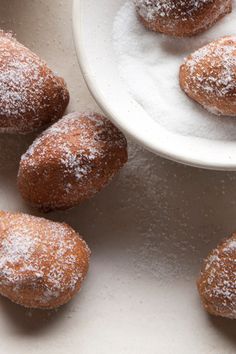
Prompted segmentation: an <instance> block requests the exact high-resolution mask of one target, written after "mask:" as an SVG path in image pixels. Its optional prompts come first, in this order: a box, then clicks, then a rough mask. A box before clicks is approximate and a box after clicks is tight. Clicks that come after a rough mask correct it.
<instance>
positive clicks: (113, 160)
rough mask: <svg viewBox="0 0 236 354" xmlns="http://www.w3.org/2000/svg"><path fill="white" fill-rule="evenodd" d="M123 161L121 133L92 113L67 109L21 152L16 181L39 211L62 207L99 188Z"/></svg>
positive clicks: (123, 152)
mask: <svg viewBox="0 0 236 354" xmlns="http://www.w3.org/2000/svg"><path fill="white" fill-rule="evenodd" d="M126 161H127V142H126V139H125V137H124V135H123V134H122V133H121V132H120V131H119V130H118V129H117V128H116V127H115V126H114V125H113V124H112V123H111V122H110V121H109V120H108V119H107V118H105V117H103V116H101V115H99V114H96V113H90V114H88V113H72V114H69V115H67V116H65V117H64V118H63V119H61V120H60V121H59V122H57V123H55V124H54V125H53V126H52V127H50V128H49V129H48V130H46V131H45V132H44V133H43V134H42V135H41V136H40V137H39V138H38V139H36V140H35V142H34V143H33V145H32V146H31V147H30V148H29V149H28V151H27V152H26V153H25V154H24V155H23V156H22V158H21V162H20V167H19V173H18V187H19V190H20V193H21V195H22V197H23V198H24V199H25V201H26V202H28V203H30V204H31V205H33V206H36V207H38V208H40V209H42V210H43V211H50V210H54V209H67V208H70V207H73V206H74V205H76V204H79V203H81V202H82V201H84V200H86V199H89V198H91V197H92V196H93V195H94V194H96V193H97V192H98V191H100V190H101V189H102V188H103V187H104V186H105V185H107V183H108V182H109V181H110V180H111V178H112V177H113V176H114V175H115V174H116V173H117V172H118V170H119V169H120V168H121V167H122V166H123V165H124V163H125V162H126Z"/></svg>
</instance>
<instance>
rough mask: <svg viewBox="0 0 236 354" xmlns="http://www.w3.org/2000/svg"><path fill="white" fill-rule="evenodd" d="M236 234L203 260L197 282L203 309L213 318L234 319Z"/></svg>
mask: <svg viewBox="0 0 236 354" xmlns="http://www.w3.org/2000/svg"><path fill="white" fill-rule="evenodd" d="M235 274H236V233H234V234H233V235H232V236H231V237H230V238H228V239H225V240H224V241H222V242H221V243H220V244H219V245H218V246H217V248H216V249H214V250H213V251H212V252H211V253H210V254H209V256H208V257H207V258H206V259H205V261H204V264H203V267H202V270H201V274H200V276H199V279H198V281H197V287H198V291H199V294H200V297H201V301H202V304H203V307H204V308H205V310H206V311H207V312H209V313H210V314H212V315H215V316H222V317H227V318H231V319H236V276H235Z"/></svg>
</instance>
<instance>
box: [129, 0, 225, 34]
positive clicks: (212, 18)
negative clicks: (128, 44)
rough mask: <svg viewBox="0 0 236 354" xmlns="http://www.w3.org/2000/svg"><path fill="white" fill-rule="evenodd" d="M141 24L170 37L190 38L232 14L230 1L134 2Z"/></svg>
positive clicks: (159, 0)
mask: <svg viewBox="0 0 236 354" xmlns="http://www.w3.org/2000/svg"><path fill="white" fill-rule="evenodd" d="M134 4H135V6H136V10H137V14H138V17H139V19H140V21H141V22H142V23H143V25H144V26H145V27H146V28H148V29H150V30H152V31H155V32H161V33H164V34H167V35H170V36H175V37H185V36H193V35H196V34H198V33H200V32H203V31H205V30H207V29H208V28H209V27H211V26H213V25H214V24H215V22H217V21H218V20H219V19H221V18H222V17H223V16H225V15H226V14H228V13H230V12H231V11H232V0H134Z"/></svg>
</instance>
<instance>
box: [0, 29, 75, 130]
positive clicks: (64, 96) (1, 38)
mask: <svg viewBox="0 0 236 354" xmlns="http://www.w3.org/2000/svg"><path fill="white" fill-rule="evenodd" d="M68 102H69V92H68V90H67V88H66V84H65V82H64V80H63V79H62V78H60V77H58V76H56V75H55V74H54V73H53V72H52V70H50V69H49V68H48V66H47V65H46V63H45V62H44V61H43V60H41V59H40V58H39V57H38V56H37V55H36V54H34V53H33V52H31V51H30V50H29V49H28V48H26V47H25V46H23V45H22V44H20V43H19V42H18V41H17V40H16V39H15V38H14V37H13V36H12V35H11V34H9V33H5V32H3V31H0V132H2V133H21V134H27V133H30V132H33V131H35V130H37V129H39V128H41V127H42V126H44V125H47V124H49V123H51V122H54V121H56V120H58V119H59V118H61V117H62V115H63V113H64V111H65V109H66V107H67V105H68Z"/></svg>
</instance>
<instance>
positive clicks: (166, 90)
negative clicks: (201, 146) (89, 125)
mask: <svg viewBox="0 0 236 354" xmlns="http://www.w3.org/2000/svg"><path fill="white" fill-rule="evenodd" d="M235 5H236V2H235V1H234V2H233V8H234V11H233V12H232V13H231V14H229V15H227V16H226V17H225V18H224V19H222V20H221V21H219V22H218V23H217V24H216V25H215V26H214V27H213V28H211V29H210V30H209V31H207V32H205V33H203V34H202V35H199V36H196V37H192V38H184V39H178V38H170V37H167V36H164V35H161V34H158V33H152V32H151V31H148V30H146V29H145V28H144V27H143V25H142V24H141V23H140V21H139V20H138V18H137V16H136V13H135V8H134V5H133V3H132V1H131V0H130V1H128V2H126V3H125V4H124V5H123V7H122V8H121V9H120V11H119V12H118V14H117V17H116V19H115V23H114V29H113V43H114V49H115V51H116V54H117V63H118V68H119V72H120V76H121V77H122V79H123V81H124V82H125V84H126V86H127V90H129V92H130V93H131V95H132V97H133V98H134V99H135V100H136V101H137V102H138V103H139V104H140V105H141V106H142V107H143V109H144V110H145V111H146V112H147V113H148V114H149V115H150V116H151V117H152V118H153V119H154V120H155V121H156V122H157V124H160V125H162V126H164V127H165V128H166V129H168V130H170V131H172V132H175V133H177V134H181V135H190V136H194V137H203V138H208V139H221V140H235V137H236V124H235V120H234V118H229V117H223V118H219V117H216V116H215V115H212V114H210V113H207V112H206V111H205V109H203V108H201V107H200V106H199V105H198V104H196V103H195V102H192V101H191V100H190V99H189V98H188V97H185V95H184V94H183V92H182V91H181V89H180V87H179V79H178V75H179V67H180V65H181V64H182V62H183V60H184V57H186V56H187V55H189V54H190V53H191V52H193V51H195V50H196V49H198V48H200V47H202V46H203V45H204V44H207V43H209V42H210V41H212V40H215V39H216V38H219V37H221V36H224V35H228V34H229V33H230V34H234V33H235V21H236V11H235ZM226 80H227V78H226ZM170 103H171V104H170ZM208 109H209V110H211V111H212V112H214V113H215V111H216V107H208Z"/></svg>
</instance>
